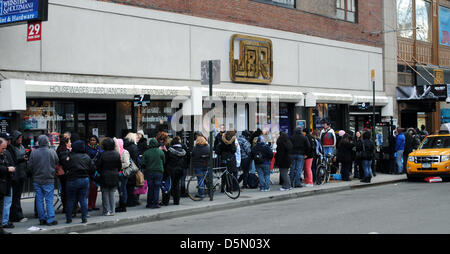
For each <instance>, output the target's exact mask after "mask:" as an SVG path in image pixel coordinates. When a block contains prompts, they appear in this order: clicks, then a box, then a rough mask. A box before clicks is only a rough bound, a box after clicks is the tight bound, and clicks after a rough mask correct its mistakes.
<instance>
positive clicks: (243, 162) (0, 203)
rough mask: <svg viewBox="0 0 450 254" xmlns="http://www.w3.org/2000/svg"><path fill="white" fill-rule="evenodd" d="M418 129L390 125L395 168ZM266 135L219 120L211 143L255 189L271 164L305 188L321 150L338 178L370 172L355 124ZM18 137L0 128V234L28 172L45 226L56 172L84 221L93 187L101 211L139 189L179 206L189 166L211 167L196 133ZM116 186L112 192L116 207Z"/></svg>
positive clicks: (16, 209) (72, 210)
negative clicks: (33, 140)
mask: <svg viewBox="0 0 450 254" xmlns="http://www.w3.org/2000/svg"><path fill="white" fill-rule="evenodd" d="M423 133H424V132H423V130H422V131H419V130H415V129H408V131H407V132H406V136H405V134H404V130H403V129H402V128H397V129H396V131H395V133H394V137H395V152H396V165H397V171H396V172H398V173H403V169H404V168H405V166H404V164H406V159H404V160H403V159H402V158H403V156H404V155H406V156H407V154H408V153H409V152H411V151H412V150H413V149H417V146H418V145H419V143H420V140H421V139H422V138H423V135H422V136H421V135H419V134H423ZM269 136H270V133H269V132H268V131H267V130H264V131H262V130H260V129H257V130H256V131H253V132H250V131H247V130H246V131H243V132H242V133H241V134H240V135H238V133H237V132H236V131H235V130H233V129H230V130H226V129H225V126H224V125H222V126H221V128H220V132H219V133H217V135H216V137H215V139H214V144H213V150H214V152H215V154H216V155H217V159H218V161H219V163H220V166H224V167H227V169H228V170H229V171H230V172H232V173H233V174H234V175H235V176H236V178H238V179H239V182H242V187H241V188H242V189H245V188H254V187H252V186H251V184H250V182H251V179H250V178H251V175H252V174H254V173H255V172H257V176H258V177H257V178H258V180H259V189H260V191H270V184H271V180H270V174H271V169H273V167H276V168H278V169H279V172H280V185H281V188H280V190H281V191H287V190H290V189H292V188H300V187H311V186H313V184H314V183H315V181H316V179H315V178H316V168H317V165H318V163H319V161H320V160H321V159H322V158H323V156H326V155H327V154H330V155H331V157H332V158H333V159H332V161H333V163H334V164H335V165H339V164H340V167H339V168H340V173H341V175H342V180H343V181H350V180H351V176H353V178H357V179H360V180H361V182H370V181H371V177H372V176H374V175H375V174H376V173H375V171H372V160H373V156H374V151H375V144H374V142H373V141H372V139H371V132H370V130H365V131H356V132H355V133H354V135H353V133H351V132H345V131H343V130H340V131H338V132H335V131H334V130H333V129H332V128H331V126H330V125H329V123H324V128H323V129H322V130H320V131H319V130H314V131H311V130H310V129H307V128H306V129H301V128H296V129H295V130H294V133H293V135H292V136H291V137H289V136H288V134H287V133H284V132H281V133H280V135H279V136H278V137H276V141H274V142H273V143H272V142H271V141H272V140H273V139H272V138H273V137H269ZM22 140H23V135H22V133H20V132H18V131H14V132H13V133H12V135H9V134H7V133H1V135H0V184H1V185H0V215H3V216H2V219H3V220H2V224H1V227H0V233H7V232H6V231H4V228H13V227H14V224H13V223H15V222H24V221H26V220H27V218H25V217H24V215H23V211H22V208H21V195H22V191H23V187H24V184H25V182H26V179H27V177H30V176H32V179H33V188H34V191H35V213H36V215H37V218H39V222H40V225H48V226H51V225H56V224H57V223H58V222H57V221H56V220H55V209H54V204H53V198H54V189H55V179H56V178H57V179H58V182H59V185H60V193H61V201H62V205H63V213H65V214H66V223H71V222H72V218H73V217H74V216H76V213H77V212H80V213H81V221H82V223H86V222H87V218H88V212H89V211H92V210H99V209H100V208H97V207H96V201H97V194H98V188H99V187H100V191H101V195H102V197H101V199H102V206H103V207H102V209H103V215H104V216H113V215H114V214H115V213H117V212H126V208H127V207H133V206H137V205H140V199H139V195H142V194H147V204H146V207H147V208H151V209H155V208H160V207H161V206H162V205H163V206H167V205H168V204H169V201H170V197H172V198H173V204H174V205H179V204H180V197H186V188H185V182H186V176H187V170H188V168H189V167H190V165H192V168H193V170H194V172H195V174H197V175H200V176H201V175H205V174H206V173H207V171H208V167H210V166H211V165H210V164H209V161H210V147H209V143H208V138H206V137H204V136H203V135H202V133H201V132H196V133H195V137H194V140H195V141H194V145H193V148H192V151H190V150H189V148H188V146H186V144H184V143H183V142H182V140H181V138H180V137H179V136H176V137H174V138H170V137H169V135H168V133H166V132H162V131H161V132H159V133H158V134H157V136H156V137H154V138H151V139H150V140H149V141H147V139H146V138H145V137H144V132H143V131H139V132H138V133H129V134H128V135H126V136H125V137H124V138H123V139H120V138H110V137H105V138H103V139H102V140H101V141H100V140H99V139H98V137H97V136H94V135H93V136H91V137H89V139H88V140H87V142H84V141H83V140H80V139H79V137H78V135H76V134H73V135H71V133H69V132H67V133H64V134H63V135H61V137H60V142H59V146H58V147H57V149H56V150H54V149H51V148H50V147H49V138H48V137H47V136H46V135H41V136H39V137H38V147H37V148H35V149H33V150H32V151H30V152H27V150H26V149H25V147H24V146H23V145H22ZM352 169H353V174H352ZM138 171H139V172H138ZM130 172H131V173H130ZM239 172H241V174H239ZM139 173H142V174H143V176H144V179H145V185H144V186H141V185H139V186H137V180H138V179H137V178H138V175H139ZM255 175H256V174H255ZM303 176H304V180H303V179H302V177H303ZM161 190H162V199H161V201H160V198H159V197H160V191H161ZM116 191H118V192H119V201H118V205H117V207H116V203H115V198H114V196H115V192H116ZM221 191H222V192H223V191H224V190H223V186H222V190H221ZM197 196H198V197H204V196H205V193H204V192H203V189H202V188H198V193H197Z"/></svg>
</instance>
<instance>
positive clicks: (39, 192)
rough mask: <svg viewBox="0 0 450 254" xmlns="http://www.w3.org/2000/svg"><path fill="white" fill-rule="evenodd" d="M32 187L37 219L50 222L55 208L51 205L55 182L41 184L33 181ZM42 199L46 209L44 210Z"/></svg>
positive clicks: (53, 217)
mask: <svg viewBox="0 0 450 254" xmlns="http://www.w3.org/2000/svg"><path fill="white" fill-rule="evenodd" d="M33 188H34V192H35V193H36V209H37V212H38V216H39V220H42V221H46V222H47V223H52V222H53V221H54V220H55V208H54V207H53V197H54V195H55V184H53V183H52V184H44V185H41V184H38V183H36V182H33ZM44 201H45V208H46V210H44Z"/></svg>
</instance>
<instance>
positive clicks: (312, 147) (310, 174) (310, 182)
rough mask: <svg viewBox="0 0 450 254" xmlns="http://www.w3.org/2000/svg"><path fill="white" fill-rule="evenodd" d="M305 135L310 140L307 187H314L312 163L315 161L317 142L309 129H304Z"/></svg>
mask: <svg viewBox="0 0 450 254" xmlns="http://www.w3.org/2000/svg"><path fill="white" fill-rule="evenodd" d="M303 135H304V136H305V137H306V139H307V140H308V143H309V146H308V147H307V150H306V151H305V156H306V157H305V165H304V169H305V173H304V175H305V186H306V187H312V186H313V182H314V177H313V172H312V163H313V160H314V153H315V151H316V141H315V139H314V137H313V136H312V135H311V130H310V129H308V128H305V129H303Z"/></svg>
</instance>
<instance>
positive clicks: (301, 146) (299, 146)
mask: <svg viewBox="0 0 450 254" xmlns="http://www.w3.org/2000/svg"><path fill="white" fill-rule="evenodd" d="M291 142H292V145H293V147H292V165H291V171H290V174H289V177H290V180H291V186H292V187H294V188H299V187H302V173H303V167H304V164H305V157H306V156H305V154H306V152H307V151H309V150H310V149H311V146H310V144H309V142H308V140H307V139H306V137H305V136H303V133H302V128H300V127H297V128H296V129H295V130H294V135H293V136H292V137H291Z"/></svg>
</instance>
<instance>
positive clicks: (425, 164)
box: [422, 163, 431, 168]
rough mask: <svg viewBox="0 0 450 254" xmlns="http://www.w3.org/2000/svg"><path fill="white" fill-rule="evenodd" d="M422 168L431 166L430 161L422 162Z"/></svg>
mask: <svg viewBox="0 0 450 254" xmlns="http://www.w3.org/2000/svg"><path fill="white" fill-rule="evenodd" d="M422 168H431V163H422Z"/></svg>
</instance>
